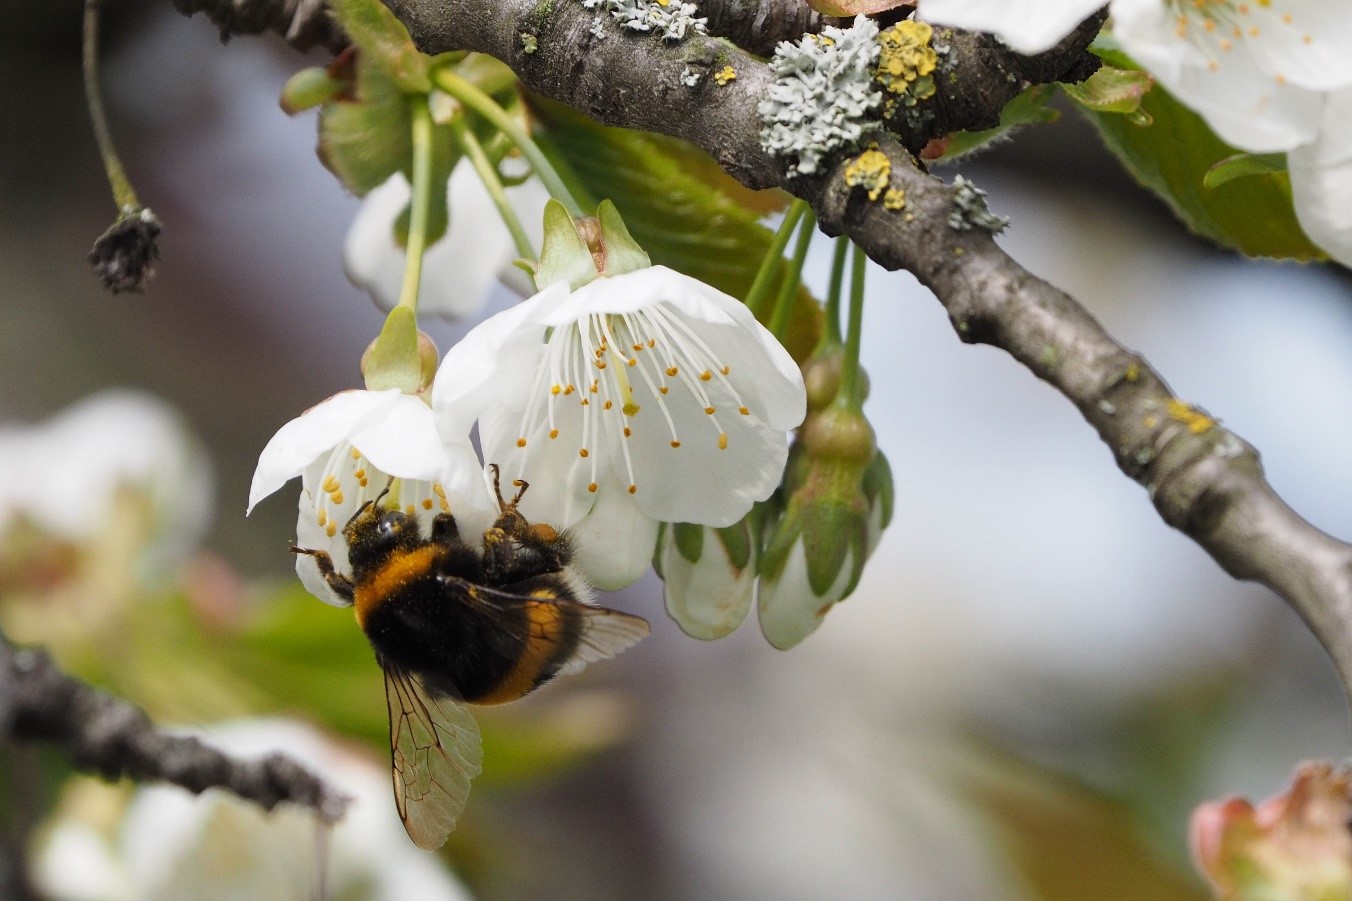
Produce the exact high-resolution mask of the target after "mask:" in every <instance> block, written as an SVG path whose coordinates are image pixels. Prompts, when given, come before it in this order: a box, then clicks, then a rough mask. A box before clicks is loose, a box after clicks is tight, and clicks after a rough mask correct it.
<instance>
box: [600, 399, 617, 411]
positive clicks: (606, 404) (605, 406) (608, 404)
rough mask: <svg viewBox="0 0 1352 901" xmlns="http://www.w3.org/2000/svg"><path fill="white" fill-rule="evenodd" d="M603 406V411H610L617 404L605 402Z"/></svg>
mask: <svg viewBox="0 0 1352 901" xmlns="http://www.w3.org/2000/svg"><path fill="white" fill-rule="evenodd" d="M601 406H602V409H606V410H609V409H610V408H611V407H613V406H615V404H614V403H613V402H612V401H606V402H605V403H604V404H602V405H601Z"/></svg>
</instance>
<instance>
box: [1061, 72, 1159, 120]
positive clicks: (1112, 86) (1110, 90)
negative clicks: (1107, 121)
mask: <svg viewBox="0 0 1352 901" xmlns="http://www.w3.org/2000/svg"><path fill="white" fill-rule="evenodd" d="M1154 83H1155V80H1154V79H1153V78H1151V76H1150V75H1149V74H1148V73H1146V72H1141V71H1138V70H1135V69H1118V68H1116V67H1115V66H1106V65H1105V66H1102V67H1101V68H1099V70H1098V71H1097V72H1095V73H1094V74H1093V75H1091V76H1089V78H1087V79H1085V80H1084V81H1082V82H1081V83H1079V84H1063V85H1061V89H1062V90H1063V91H1065V92H1066V96H1068V97H1070V99H1071V100H1074V101H1075V102H1076V103H1078V104H1080V106H1083V107H1087V108H1088V109H1091V110H1093V111H1095V112H1099V113H1124V114H1131V113H1135V112H1136V111H1137V110H1139V109H1140V108H1141V100H1142V98H1144V97H1145V95H1146V93H1147V92H1148V91H1149V90H1150V88H1151V86H1152V85H1153V84H1154Z"/></svg>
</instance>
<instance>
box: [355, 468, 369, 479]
mask: <svg viewBox="0 0 1352 901" xmlns="http://www.w3.org/2000/svg"><path fill="white" fill-rule="evenodd" d="M352 474H353V475H354V476H356V477H357V478H359V479H364V478H366V470H364V469H359V470H357V471H356V472H354V473H352Z"/></svg>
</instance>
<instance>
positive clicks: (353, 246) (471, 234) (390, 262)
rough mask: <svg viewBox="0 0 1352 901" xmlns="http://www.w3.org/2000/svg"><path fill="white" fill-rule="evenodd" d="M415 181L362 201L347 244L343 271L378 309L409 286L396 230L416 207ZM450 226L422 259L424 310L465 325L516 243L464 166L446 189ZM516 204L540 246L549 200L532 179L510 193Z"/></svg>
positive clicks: (390, 183)
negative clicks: (413, 203) (411, 206)
mask: <svg viewBox="0 0 1352 901" xmlns="http://www.w3.org/2000/svg"><path fill="white" fill-rule="evenodd" d="M409 196H410V191H409V186H408V179H406V178H404V176H403V174H402V173H395V174H394V175H391V176H390V177H389V179H388V180H387V181H386V182H385V183H384V184H383V185H381V186H380V187H378V188H376V189H375V190H373V191H371V192H370V193H369V194H367V195H366V198H365V199H364V200H363V201H362V206H361V209H360V210H359V211H358V212H357V217H356V218H355V219H353V220H352V226H351V228H349V229H348V232H347V240H346V242H345V243H344V245H343V268H344V269H345V270H346V272H347V277H348V278H349V279H351V280H352V282H353V284H355V285H357V286H358V287H360V288H364V289H366V290H367V291H368V292H370V294H371V296H372V298H374V299H375V302H376V304H377V305H378V306H379V307H380V308H381V309H383V310H390V309H393V308H394V305H395V304H396V303H398V302H399V290H400V287H401V286H402V284H403V279H404V262H405V259H406V257H407V254H406V253H405V251H404V249H403V248H402V247H400V246H399V245H398V244H396V243H395V241H394V223H395V220H396V219H397V218H398V217H399V214H400V213H401V212H402V211H403V210H404V208H405V207H406V206H407V205H408V202H409ZM446 196H447V203H448V206H449V209H450V217H451V222H450V227H449V228H448V229H447V230H446V234H445V235H444V236H443V237H442V239H441V240H440V241H437V242H436V243H435V244H433V245H432V246H431V247H429V248H428V249H427V253H426V254H425V255H424V256H423V274H422V288H421V290H420V292H419V298H418V309H419V310H421V311H422V312H424V313H430V314H433V315H438V316H447V317H450V318H452V319H459V318H462V317H465V316H470V315H473V314H474V313H476V312H478V310H479V308H480V307H481V306H482V305H483V302H484V299H485V297H486V296H487V294H488V292H489V289H491V288H492V287H493V284H494V283H495V282H496V281H497V278H498V273H499V272H501V271H502V270H503V269H504V268H505V267H507V266H508V265H510V263H511V261H512V259H513V257H514V256H515V255H516V254H515V251H514V250H513V246H512V239H511V236H510V235H509V233H508V231H507V229H506V227H504V226H503V224H502V221H501V219H500V218H499V216H498V211H497V209H496V207H494V206H493V201H492V200H490V199H489V197H488V192H487V191H485V190H484V186H483V182H481V181H480V180H479V177H478V175H477V174H476V173H475V172H474V169H473V168H472V167H470V166H469V165H461V166H457V167H456V168H455V170H454V172H453V173H452V174H451V177H450V180H449V181H448V182H447V185H446ZM507 199H508V200H509V201H510V202H511V204H512V206H513V208H514V209H515V210H516V212H517V216H518V217H519V218H520V219H521V224H522V225H523V226H524V227H525V229H526V233H527V234H528V235H530V237H531V240H532V242H534V244H535V246H536V247H539V243H540V235H541V225H540V223H541V221H542V216H541V210H543V209H544V205H545V200H546V199H548V194H546V193H545V190H544V189H543V188H542V187H541V186H540V184H539V182H538V181H536V180H534V179H531V180H530V181H527V182H525V183H523V184H521V185H518V186H516V187H513V188H508V189H507Z"/></svg>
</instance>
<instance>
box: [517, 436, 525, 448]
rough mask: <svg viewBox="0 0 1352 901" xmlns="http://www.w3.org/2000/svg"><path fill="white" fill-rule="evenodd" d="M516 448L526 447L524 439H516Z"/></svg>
mask: <svg viewBox="0 0 1352 901" xmlns="http://www.w3.org/2000/svg"><path fill="white" fill-rule="evenodd" d="M516 446H517V447H525V446H526V439H525V438H518V439H516Z"/></svg>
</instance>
